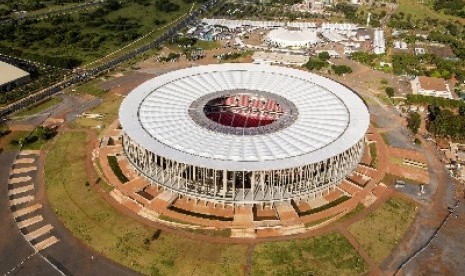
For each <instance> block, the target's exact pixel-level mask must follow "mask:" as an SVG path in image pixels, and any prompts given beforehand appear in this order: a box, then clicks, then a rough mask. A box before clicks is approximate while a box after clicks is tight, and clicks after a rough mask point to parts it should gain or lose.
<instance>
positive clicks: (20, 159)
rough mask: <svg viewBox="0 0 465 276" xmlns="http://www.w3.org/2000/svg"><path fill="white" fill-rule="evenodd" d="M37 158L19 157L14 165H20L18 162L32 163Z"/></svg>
mask: <svg viewBox="0 0 465 276" xmlns="http://www.w3.org/2000/svg"><path fill="white" fill-rule="evenodd" d="M34 161H36V160H35V158H18V159H16V160H15V162H13V165H18V164H32V163H34Z"/></svg>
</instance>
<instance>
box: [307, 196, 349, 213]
mask: <svg viewBox="0 0 465 276" xmlns="http://www.w3.org/2000/svg"><path fill="white" fill-rule="evenodd" d="M349 198H350V197H349V196H341V197H340V198H338V199H336V200H334V201H331V202H330V203H328V204H325V205H323V206H320V207H317V208H313V209H310V210H307V211H305V212H301V213H299V216H307V215H311V214H315V213H319V212H321V211H324V210H326V209H329V208H331V207H334V206H336V205H339V204H341V203H342V202H344V201H346V200H348V199H349Z"/></svg>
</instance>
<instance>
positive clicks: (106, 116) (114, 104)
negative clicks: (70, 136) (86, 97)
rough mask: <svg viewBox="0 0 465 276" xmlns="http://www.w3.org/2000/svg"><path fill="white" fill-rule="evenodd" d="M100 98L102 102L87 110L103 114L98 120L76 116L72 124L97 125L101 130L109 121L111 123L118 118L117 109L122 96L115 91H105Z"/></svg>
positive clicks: (93, 126) (77, 125)
mask: <svg viewBox="0 0 465 276" xmlns="http://www.w3.org/2000/svg"><path fill="white" fill-rule="evenodd" d="M102 100H103V102H102V104H100V105H98V106H96V107H95V108H93V109H91V110H89V112H90V113H100V114H103V119H101V120H98V119H89V118H78V119H76V121H75V122H74V123H73V126H75V127H84V128H97V127H99V129H100V131H102V130H104V129H105V128H106V127H108V126H109V125H110V124H111V123H113V122H114V121H115V120H116V119H117V118H118V111H119V107H120V105H121V102H122V101H123V97H121V96H119V95H116V94H115V93H107V94H104V95H103V96H102Z"/></svg>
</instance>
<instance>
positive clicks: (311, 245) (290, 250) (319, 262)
mask: <svg viewBox="0 0 465 276" xmlns="http://www.w3.org/2000/svg"><path fill="white" fill-rule="evenodd" d="M366 271H367V265H366V264H365V262H364V260H363V259H362V258H361V257H360V256H359V255H358V254H357V252H356V251H355V249H354V248H353V247H352V246H351V245H350V243H349V242H348V241H347V240H346V239H345V238H344V236H342V235H341V234H338V233H330V234H325V235H322V236H317V237H313V238H309V239H304V240H293V241H285V242H273V243H263V244H258V245H256V246H255V251H254V255H253V258H252V269H251V275H360V274H363V273H365V272H366Z"/></svg>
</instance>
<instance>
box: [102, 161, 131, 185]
mask: <svg viewBox="0 0 465 276" xmlns="http://www.w3.org/2000/svg"><path fill="white" fill-rule="evenodd" d="M107 160H108V164H109V165H110V168H111V170H112V171H113V173H114V174H115V175H116V177H117V178H118V179H119V181H121V183H126V182H128V181H129V179H128V178H127V177H126V176H125V175H124V174H123V171H122V170H121V168H120V167H119V165H118V160H117V159H116V156H107Z"/></svg>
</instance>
